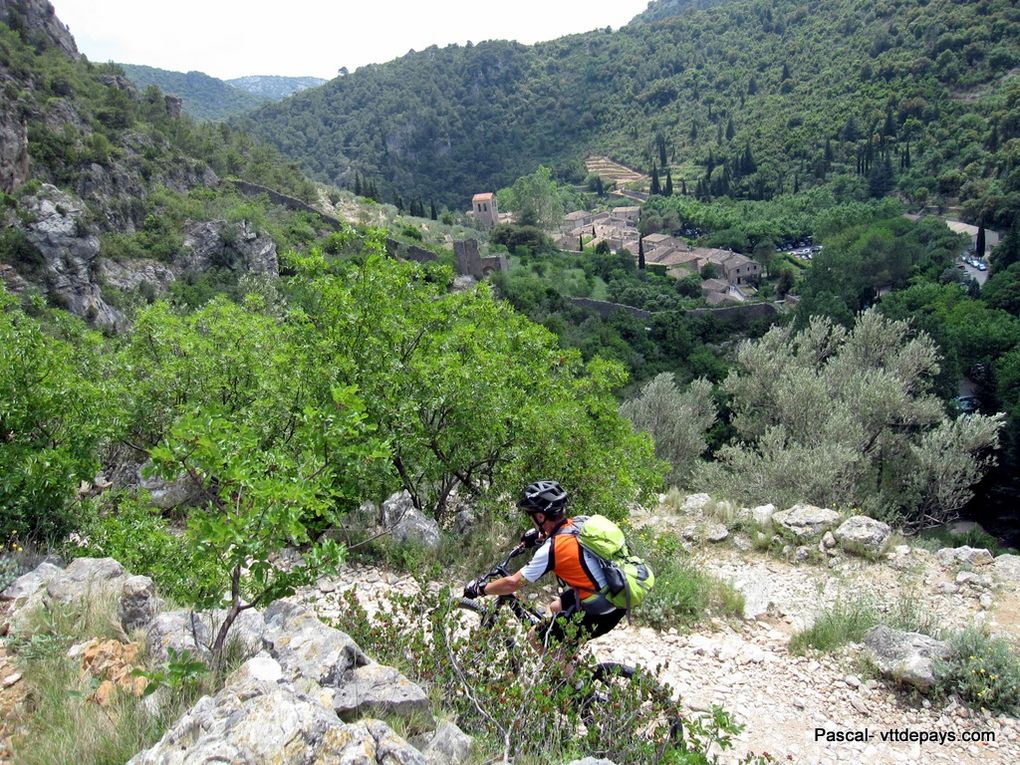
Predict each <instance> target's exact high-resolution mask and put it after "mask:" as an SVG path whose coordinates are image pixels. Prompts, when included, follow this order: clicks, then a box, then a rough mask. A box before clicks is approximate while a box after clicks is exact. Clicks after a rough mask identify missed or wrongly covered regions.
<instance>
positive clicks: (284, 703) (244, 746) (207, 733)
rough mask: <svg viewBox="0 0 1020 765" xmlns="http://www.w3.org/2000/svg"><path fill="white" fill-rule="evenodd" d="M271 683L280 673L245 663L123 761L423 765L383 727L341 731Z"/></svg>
mask: <svg viewBox="0 0 1020 765" xmlns="http://www.w3.org/2000/svg"><path fill="white" fill-rule="evenodd" d="M269 661H271V660H269ZM251 662H257V663H258V666H257V667H255V668H251V667H249V664H250V663H251ZM275 677H282V673H280V674H279V675H277V673H275V672H272V671H267V660H266V659H265V658H256V659H253V660H250V661H249V663H248V664H246V665H244V666H243V667H241V669H240V670H238V672H236V673H235V674H234V675H232V676H231V677H230V678H229V679H228V681H227V684H226V685H225V686H224V688H223V690H221V691H220V692H219V693H217V694H216V696H214V697H210V696H205V697H203V698H202V699H201V700H199V702H198V703H197V704H196V705H195V706H194V707H193V708H192V709H191V710H190V711H189V712H188V713H187V714H186V715H184V716H183V717H182V718H181V719H180V720H178V721H177V722H176V723H175V724H174V725H173V726H171V728H170V729H169V730H168V731H167V732H166V734H165V735H164V736H163V738H162V739H160V741H159V742H158V743H157V744H156V745H155V746H153V747H151V748H150V749H147V750H146V751H144V752H141V753H139V754H137V755H136V756H135V757H133V758H132V759H131V760H129V761H128V762H129V763H130V765H157V763H158V765H185V763H212V762H238V763H242V762H243V763H270V762H278V763H299V762H301V763H327V762H332V763H345V764H346V763H349V764H350V765H378V763H384V762H385V763H392V764H393V765H425V758H424V756H423V755H422V754H421V753H420V752H418V751H417V750H416V749H414V748H413V747H411V746H410V745H409V744H408V743H407V742H405V741H404V740H403V739H401V738H400V737H399V736H397V735H396V734H395V733H394V732H393V731H392V730H391V729H390V728H389V727H388V726H387V725H386V724H385V723H382V722H380V721H378V720H369V721H363V722H361V723H358V724H356V725H346V724H344V723H342V722H340V720H338V719H337V717H336V715H335V714H333V712H332V711H330V710H329V709H327V708H326V707H324V706H322V705H321V704H319V703H318V702H316V701H313V700H311V699H310V698H309V697H307V696H304V695H302V694H300V693H299V692H298V691H297V690H295V689H294V687H293V686H291V685H289V684H287V683H285V682H283V681H281V680H279V679H276V680H274V678H275Z"/></svg>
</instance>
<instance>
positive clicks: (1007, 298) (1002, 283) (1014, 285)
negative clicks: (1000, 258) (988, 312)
mask: <svg viewBox="0 0 1020 765" xmlns="http://www.w3.org/2000/svg"><path fill="white" fill-rule="evenodd" d="M981 297H982V298H983V299H984V301H985V302H986V303H988V305H990V306H991V307H992V308H1001V309H1002V310H1003V311H1006V312H1008V313H1011V314H1013V315H1014V316H1016V317H1020V263H1014V264H1013V265H1011V266H1010V267H1009V268H1007V269H1005V270H1003V271H997V272H996V273H994V274H992V276H991V278H990V279H989V280H988V281H987V282H985V286H984V289H983V290H982V291H981Z"/></svg>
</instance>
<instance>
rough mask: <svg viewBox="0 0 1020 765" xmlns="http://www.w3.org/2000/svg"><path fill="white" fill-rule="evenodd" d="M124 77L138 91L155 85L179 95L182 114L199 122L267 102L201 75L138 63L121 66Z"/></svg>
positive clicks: (230, 114) (225, 116)
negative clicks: (182, 107) (126, 77)
mask: <svg viewBox="0 0 1020 765" xmlns="http://www.w3.org/2000/svg"><path fill="white" fill-rule="evenodd" d="M120 67H121V68H122V69H123V70H124V74H126V75H127V76H128V79H129V80H131V82H133V83H134V84H135V86H136V87H137V88H138V89H139V90H145V89H146V88H147V87H149V86H150V85H155V86H156V87H157V88H159V89H160V90H162V91H163V92H164V93H172V94H173V95H175V96H180V97H181V101H182V102H183V106H184V111H186V112H187V113H188V114H190V115H191V116H192V117H195V118H197V119H201V120H222V119H226V118H227V117H231V116H233V115H235V114H241V113H243V112H248V111H251V110H252V109H257V108H258V107H259V106H261V105H262V104H264V103H266V102H267V101H269V100H271V99H269V98H268V97H266V96H258V95H255V94H254V93H251V92H249V91H247V90H243V89H241V88H237V87H234V86H233V85H230V84H228V83H226V82H224V81H223V80H219V79H217V78H215V77H210V76H209V75H207V74H204V73H203V72H187V73H184V72H171V71H169V70H167V69H157V68H155V67H151V66H141V65H138V64H121V65H120Z"/></svg>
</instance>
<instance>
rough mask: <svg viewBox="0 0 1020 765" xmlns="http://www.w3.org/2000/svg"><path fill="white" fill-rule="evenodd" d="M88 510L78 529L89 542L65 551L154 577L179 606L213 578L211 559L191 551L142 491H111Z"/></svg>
mask: <svg viewBox="0 0 1020 765" xmlns="http://www.w3.org/2000/svg"><path fill="white" fill-rule="evenodd" d="M89 511H90V512H88V513H87V520H86V522H85V525H84V528H83V530H82V536H83V537H84V538H85V539H86V540H87V542H86V544H85V546H84V547H78V546H73V547H69V548H68V549H67V550H66V553H67V554H68V555H70V556H73V557H84V556H88V557H96V558H103V557H109V558H114V559H115V560H117V561H118V562H119V563H120V564H121V565H122V566H124V568H125V569H127V570H128V571H130V572H131V573H133V574H144V575H146V576H150V577H152V579H153V581H154V582H155V583H156V587H157V588H158V590H159V593H160V595H162V596H163V597H165V598H168V599H169V600H171V601H173V602H175V603H179V604H182V605H188V604H191V603H194V602H195V600H196V599H197V598H199V597H200V589H201V588H196V583H202V582H209V581H214V579H215V571H216V563H215V561H212V560H209V559H206V558H201V557H198V556H196V555H194V554H193V553H192V552H191V551H190V550H189V549H188V547H187V545H185V543H184V539H183V537H182V535H181V534H180V533H178V532H177V531H175V530H174V528H173V527H172V526H171V524H170V523H169V522H168V521H167V520H165V519H164V518H163V517H162V515H161V514H160V511H159V510H158V509H156V508H155V507H152V506H151V505H150V504H149V503H148V498H147V496H146V495H145V494H142V495H141V496H139V497H137V498H136V497H133V496H131V495H130V494H128V493H123V492H113V493H109V494H106V495H104V496H103V498H102V499H101V500H100V501H97V502H96V503H95V504H93V505H91V506H90V507H89Z"/></svg>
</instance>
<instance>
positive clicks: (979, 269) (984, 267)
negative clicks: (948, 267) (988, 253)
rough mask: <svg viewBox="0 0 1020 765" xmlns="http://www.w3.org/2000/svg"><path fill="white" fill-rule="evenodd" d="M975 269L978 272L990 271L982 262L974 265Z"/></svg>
mask: <svg viewBox="0 0 1020 765" xmlns="http://www.w3.org/2000/svg"><path fill="white" fill-rule="evenodd" d="M974 268H976V269H977V270H978V271H987V270H988V266H986V265H985V264H984V263H982V262H981V261H980V260H979V261H978V262H977V263H975V264H974Z"/></svg>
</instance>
